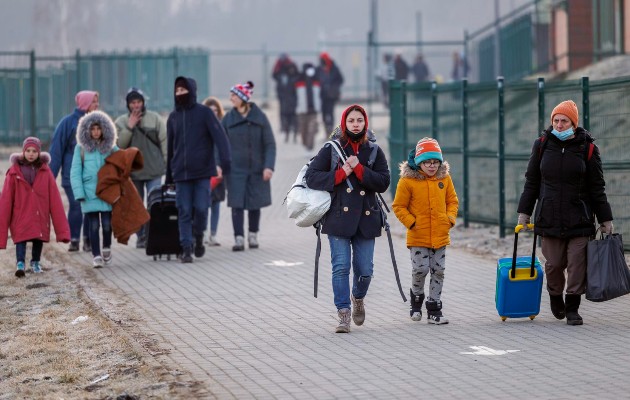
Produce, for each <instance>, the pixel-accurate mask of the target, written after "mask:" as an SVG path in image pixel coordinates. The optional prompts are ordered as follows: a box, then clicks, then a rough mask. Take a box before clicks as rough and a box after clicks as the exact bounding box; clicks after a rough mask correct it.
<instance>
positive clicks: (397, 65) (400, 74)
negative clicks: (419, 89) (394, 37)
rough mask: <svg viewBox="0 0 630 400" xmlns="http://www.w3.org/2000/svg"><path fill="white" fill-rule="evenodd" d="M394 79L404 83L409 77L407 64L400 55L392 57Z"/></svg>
mask: <svg viewBox="0 0 630 400" xmlns="http://www.w3.org/2000/svg"><path fill="white" fill-rule="evenodd" d="M394 77H395V78H396V80H398V81H406V80H407V78H408V77H409V64H407V61H405V59H404V58H403V56H402V54H400V53H397V54H396V55H395V56H394Z"/></svg>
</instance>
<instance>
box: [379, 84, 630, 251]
mask: <svg viewBox="0 0 630 400" xmlns="http://www.w3.org/2000/svg"><path fill="white" fill-rule="evenodd" d="M390 99H391V113H390V116H391V119H390V124H391V125H390V137H389V146H390V160H391V164H392V165H397V164H398V163H399V162H401V161H403V160H406V158H407V155H408V153H409V151H410V150H411V149H413V148H415V144H416V143H417V141H418V140H420V139H421V138H422V137H424V136H429V137H434V138H436V139H437V140H438V141H439V142H440V146H441V147H442V152H443V153H444V157H445V159H446V160H448V162H449V164H450V165H451V175H452V176H453V181H454V183H455V188H456V190H457V193H458V196H459V200H460V216H461V217H462V218H463V222H464V224H465V225H466V226H468V224H469V223H470V222H480V223H488V224H497V225H499V227H500V232H501V236H504V235H505V233H506V232H507V231H508V230H509V229H511V228H513V226H514V223H515V221H516V216H517V213H516V208H517V206H518V200H519V198H520V194H521V192H522V190H523V184H524V179H525V176H524V175H525V170H526V167H527V162H528V160H529V155H530V152H531V147H532V144H533V142H534V140H535V139H536V138H537V137H538V135H539V134H540V132H541V131H542V130H543V129H544V128H546V127H547V126H548V125H549V116H550V113H551V110H552V108H553V107H554V106H555V105H557V104H558V103H560V102H561V101H563V100H567V99H572V100H574V101H575V102H576V103H578V104H579V110H580V117H581V123H580V125H581V126H583V127H584V128H586V129H588V130H590V131H591V132H592V134H593V136H594V137H595V139H596V144H597V145H598V147H599V149H600V152H601V154H602V163H603V168H604V175H605V178H606V193H607V195H608V200H609V201H610V203H611V206H612V208H613V215H614V216H615V226H616V229H617V230H618V231H620V232H621V233H625V234H627V235H630V201H629V200H630V174H629V173H628V172H630V152H628V151H627V148H626V146H625V145H626V144H627V143H629V139H630V114H629V113H628V106H629V105H630V77H625V78H617V79H610V80H604V81H598V82H590V81H589V79H588V78H582V79H580V80H572V81H565V82H553V83H548V82H545V80H544V79H543V78H539V79H538V80H537V81H521V82H518V83H507V82H505V81H504V80H503V79H502V78H500V79H498V80H497V81H496V82H494V83H478V84H468V82H467V81H466V80H464V81H462V82H458V83H452V84H445V85H439V84H437V83H435V82H433V83H430V84H407V83H406V82H402V81H391V85H390ZM397 183H398V171H397V170H396V169H395V168H392V185H391V190H392V195H393V194H394V193H395V190H396V186H397ZM628 249H630V247H628Z"/></svg>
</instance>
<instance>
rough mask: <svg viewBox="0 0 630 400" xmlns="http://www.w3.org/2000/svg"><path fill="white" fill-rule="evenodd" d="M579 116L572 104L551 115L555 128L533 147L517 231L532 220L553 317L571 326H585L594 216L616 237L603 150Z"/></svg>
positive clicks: (574, 105)
mask: <svg viewBox="0 0 630 400" xmlns="http://www.w3.org/2000/svg"><path fill="white" fill-rule="evenodd" d="M578 116H579V114H578V108H577V105H576V104H575V103H574V102H573V101H571V100H566V101H563V102H561V103H560V104H558V105H557V106H556V107H555V108H554V109H553V111H552V112H551V126H549V127H548V128H547V129H546V130H545V131H544V132H543V134H542V136H541V137H539V138H538V139H536V140H535V141H534V145H533V147H532V152H531V155H530V157H529V163H528V164H527V172H526V173H525V185H524V188H523V193H522V194H521V198H520V201H519V203H518V209H517V212H518V213H519V214H518V224H519V225H523V226H525V227H527V224H528V223H530V221H531V218H530V216H531V215H534V221H533V222H534V232H535V233H536V234H537V235H539V236H540V237H542V253H543V256H544V257H545V260H546V261H545V277H546V279H547V291H548V292H549V300H550V305H551V312H552V314H553V315H554V317H556V318H557V319H560V320H562V319H564V318H565V317H566V319H567V324H568V325H582V324H583V320H582V317H581V316H580V314H579V313H578V309H579V307H580V301H581V297H582V294H584V293H585V291H586V256H587V255H586V247H587V244H588V241H589V238H591V237H592V236H594V235H595V233H596V230H595V216H597V221H598V222H599V223H600V229H601V230H602V232H605V233H607V234H612V233H613V223H612V221H613V215H612V210H611V207H610V204H609V203H608V198H607V196H606V192H605V187H606V181H605V180H604V173H603V171H602V160H601V158H600V155H599V148H598V147H597V146H596V145H595V144H594V143H593V141H594V139H593V137H592V136H591V135H590V133H589V132H588V131H587V130H586V129H584V128H582V127H581V126H578V121H579V118H578ZM589 154H590V155H589ZM534 205H536V210H535V213H534V214H532V211H533V210H534ZM565 274H566V275H565ZM565 285H566V291H565ZM563 292H564V293H565V296H564V299H563V298H562V294H563Z"/></svg>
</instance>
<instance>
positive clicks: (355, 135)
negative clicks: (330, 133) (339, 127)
mask: <svg viewBox="0 0 630 400" xmlns="http://www.w3.org/2000/svg"><path fill="white" fill-rule="evenodd" d="M346 135H347V136H348V139H350V141H351V142H354V143H358V142H360V141H361V139H363V136H365V129H364V130H362V131H361V132H359V133H354V132H352V131H349V130H346Z"/></svg>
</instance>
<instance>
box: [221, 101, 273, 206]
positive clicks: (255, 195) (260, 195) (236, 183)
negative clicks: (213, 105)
mask: <svg viewBox="0 0 630 400" xmlns="http://www.w3.org/2000/svg"><path fill="white" fill-rule="evenodd" d="M249 104H250V106H251V109H250V111H249V113H248V114H247V116H246V117H245V118H243V116H242V115H241V114H240V113H239V112H238V111H237V110H236V109H232V110H230V112H228V113H227V114H226V115H225V117H224V118H223V120H222V121H221V124H222V125H223V127H224V128H225V131H226V132H227V135H228V139H229V141H230V145H231V147H232V171H231V172H230V174H229V175H226V181H227V191H228V195H227V205H228V207H232V208H244V209H246V210H258V209H260V208H263V207H267V206H269V205H271V181H263V170H264V169H265V168H270V169H272V170H273V169H274V168H275V164H276V141H275V139H274V136H273V131H272V130H271V125H270V124H269V120H268V119H267V116H266V115H265V114H264V113H263V112H262V110H261V109H260V108H259V107H258V106H257V105H256V104H254V103H249Z"/></svg>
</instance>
